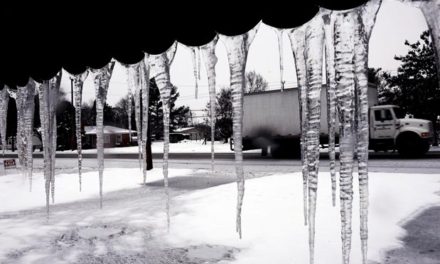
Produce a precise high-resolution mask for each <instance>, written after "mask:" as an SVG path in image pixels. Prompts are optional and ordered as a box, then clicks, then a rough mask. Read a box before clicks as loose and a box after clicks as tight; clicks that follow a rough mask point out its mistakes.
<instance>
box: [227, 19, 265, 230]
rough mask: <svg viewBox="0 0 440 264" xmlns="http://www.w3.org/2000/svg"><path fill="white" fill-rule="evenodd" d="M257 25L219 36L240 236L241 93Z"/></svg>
mask: <svg viewBox="0 0 440 264" xmlns="http://www.w3.org/2000/svg"><path fill="white" fill-rule="evenodd" d="M258 27H259V25H257V26H256V27H255V28H253V29H251V30H250V31H249V32H247V33H245V34H243V35H239V36H233V37H231V36H221V38H222V41H223V42H224V44H225V46H226V50H227V53H228V61H229V70H230V84H231V89H232V108H233V120H232V123H233V137H234V152H235V173H236V176H237V189H238V197H237V219H236V231H237V233H238V235H239V237H240V238H241V237H242V230H241V211H242V205H243V197H244V182H245V179H244V173H243V151H242V150H243V145H242V131H243V94H244V89H245V69H246V60H247V55H248V51H249V47H250V45H251V43H252V41H253V39H254V37H255V34H256V33H257V30H258Z"/></svg>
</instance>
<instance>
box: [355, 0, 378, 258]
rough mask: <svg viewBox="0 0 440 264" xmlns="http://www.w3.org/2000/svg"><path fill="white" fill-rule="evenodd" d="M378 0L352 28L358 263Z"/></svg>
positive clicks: (364, 220)
mask: <svg viewBox="0 0 440 264" xmlns="http://www.w3.org/2000/svg"><path fill="white" fill-rule="evenodd" d="M381 2H382V1H381V0H371V1H369V2H368V3H366V4H365V5H364V6H362V7H360V8H359V9H358V19H357V28H356V31H355V48H354V65H355V81H356V89H357V91H356V93H357V96H356V98H357V100H358V101H357V102H356V108H357V109H358V111H357V113H358V114H357V116H356V118H357V122H356V123H357V126H356V129H357V131H356V132H357V153H356V154H357V155H356V157H357V160H358V174H359V201H360V205H359V208H360V237H361V250H362V263H363V264H366V263H367V257H368V254H367V253H368V142H369V126H368V125H369V124H368V107H369V105H368V43H369V39H370V36H371V31H372V29H373V26H374V24H375V20H376V16H377V13H378V11H379V8H380V5H381Z"/></svg>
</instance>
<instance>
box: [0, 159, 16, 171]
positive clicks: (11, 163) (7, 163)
mask: <svg viewBox="0 0 440 264" xmlns="http://www.w3.org/2000/svg"><path fill="white" fill-rule="evenodd" d="M3 166H4V168H5V170H8V169H16V168H17V164H16V163H15V159H7V160H3Z"/></svg>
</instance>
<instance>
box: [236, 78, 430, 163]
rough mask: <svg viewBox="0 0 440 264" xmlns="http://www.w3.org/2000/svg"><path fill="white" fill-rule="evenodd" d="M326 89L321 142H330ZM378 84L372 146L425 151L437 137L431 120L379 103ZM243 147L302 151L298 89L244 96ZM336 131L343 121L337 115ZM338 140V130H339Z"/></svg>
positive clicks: (372, 106) (372, 101) (373, 93)
mask: <svg viewBox="0 0 440 264" xmlns="http://www.w3.org/2000/svg"><path fill="white" fill-rule="evenodd" d="M326 89H327V87H326V86H325V85H323V87H322V89H321V129H320V142H321V145H325V144H327V143H328V123H327V100H326ZM377 102H378V100H377V88H376V87H375V86H374V85H369V88H368V104H369V125H370V141H369V147H370V149H371V150H374V151H387V150H397V151H398V152H399V153H400V154H401V155H405V156H420V155H423V154H425V153H426V152H427V151H428V150H429V148H430V145H431V144H432V140H433V137H434V133H433V126H432V123H431V122H430V121H428V120H423V119H416V118H405V114H404V113H403V112H402V110H401V108H400V107H398V106H395V105H377ZM243 108H244V114H243V150H251V149H261V153H262V155H263V156H264V155H267V154H268V153H269V152H270V153H271V155H272V156H273V157H281V156H299V155H300V135H301V124H300V113H299V100H298V89H297V88H289V89H284V91H280V90H272V91H264V92H258V93H252V94H246V95H245V96H244V104H243ZM336 120H337V121H336V131H339V122H338V118H336ZM336 133H337V134H336V143H337V142H338V132H336Z"/></svg>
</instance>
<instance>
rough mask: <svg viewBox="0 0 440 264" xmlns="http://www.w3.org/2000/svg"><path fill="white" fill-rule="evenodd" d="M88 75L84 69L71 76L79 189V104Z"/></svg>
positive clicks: (80, 170)
mask: <svg viewBox="0 0 440 264" xmlns="http://www.w3.org/2000/svg"><path fill="white" fill-rule="evenodd" d="M88 75H89V71H88V70H86V71H84V72H83V73H80V74H75V75H73V76H71V78H72V79H73V95H74V96H73V106H74V107H75V132H76V151H77V153H78V181H79V191H80V192H81V191H82V178H81V173H82V138H81V137H82V135H81V106H82V89H83V84H84V81H85V80H86V78H87V76H88Z"/></svg>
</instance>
